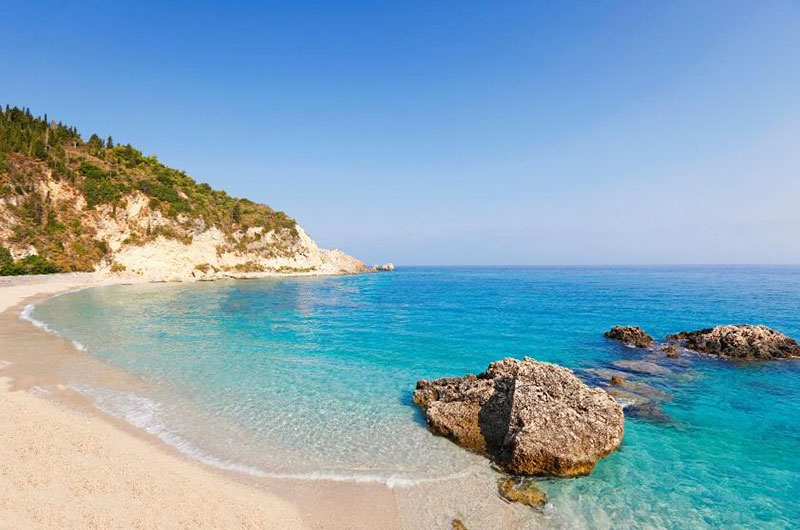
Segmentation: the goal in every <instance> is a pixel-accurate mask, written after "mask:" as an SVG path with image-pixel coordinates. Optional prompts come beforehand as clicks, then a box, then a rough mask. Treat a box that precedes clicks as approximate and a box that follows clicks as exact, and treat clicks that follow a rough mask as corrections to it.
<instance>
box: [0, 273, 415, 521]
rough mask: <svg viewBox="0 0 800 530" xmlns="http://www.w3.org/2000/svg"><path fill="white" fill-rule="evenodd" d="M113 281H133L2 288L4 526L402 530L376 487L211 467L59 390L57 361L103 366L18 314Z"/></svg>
mask: <svg viewBox="0 0 800 530" xmlns="http://www.w3.org/2000/svg"><path fill="white" fill-rule="evenodd" d="M114 283H131V282H130V281H129V280H128V279H124V278H119V279H117V278H114V277H108V276H99V275H95V274H91V273H88V274H87V273H84V274H82V273H74V274H58V275H47V276H27V277H26V276H18V277H10V278H9V277H6V278H3V279H2V280H0V321H2V322H3V326H2V330H3V331H2V334H0V339H1V340H0V425H3V429H2V430H3V431H4V432H3V440H4V444H5V445H6V447H7V450H5V451H3V452H2V453H0V470H2V472H0V527H9V528H41V529H48V528H91V527H97V528H121V527H124V528H281V529H298V530H299V529H308V528H333V529H337V528H343V529H344V528H354V529H355V528H377V527H381V528H390V529H391V528H400V526H399V522H398V517H397V509H396V503H395V502H394V498H393V497H394V496H393V494H392V491H391V489H390V488H388V487H386V486H384V485H381V484H359V483H344V482H342V483H337V482H332V481H331V482H329V481H324V480H315V481H308V480H300V479H298V480H292V479H273V480H263V479H260V478H259V479H258V480H256V479H255V478H254V477H247V476H246V475H244V474H243V473H237V472H230V471H226V470H222V469H217V468H214V467H212V466H208V465H205V464H203V463H200V462H197V461H195V460H193V459H191V458H190V457H188V456H186V455H183V454H181V453H180V452H179V451H178V450H177V449H176V448H174V447H172V446H170V445H168V444H167V443H165V442H162V441H161V440H159V439H158V438H157V437H156V436H154V435H151V434H148V433H146V432H144V431H143V430H140V429H137V428H135V427H133V426H132V425H129V424H127V423H126V422H124V421H123V420H121V419H118V418H115V417H114V416H111V415H110V414H106V413H104V412H102V411H100V410H99V409H97V408H96V407H94V406H93V405H92V403H91V401H90V400H88V399H87V398H85V397H83V396H81V395H80V394H78V393H77V392H75V391H74V390H71V389H69V388H67V387H65V386H64V385H61V384H60V383H59V381H58V373H57V372H58V369H59V368H58V362H55V363H54V362H53V360H54V359H55V358H56V356H61V357H65V356H73V357H76V356H77V357H83V358H84V360H85V361H86V362H89V361H90V362H95V363H103V362H104V361H102V360H99V359H97V358H95V357H94V356H92V355H90V354H87V353H85V352H82V351H79V350H78V349H77V348H76V347H75V345H74V344H73V343H72V342H71V341H70V340H69V339H67V338H65V337H61V336H59V335H57V334H52V333H48V332H46V331H45V330H43V329H40V328H38V327H36V326H35V325H34V324H33V323H31V322H28V321H26V320H23V319H22V318H20V313H21V312H22V310H23V309H24V308H25V307H26V306H27V305H28V304H31V303H37V302H40V301H42V300H45V299H47V298H49V297H51V296H56V295H59V294H63V293H66V292H70V291H73V290H76V289H82V288H86V287H95V286H102V285H111V284H114ZM87 358H91V360H89V359H87ZM117 371H118V372H119V373H120V374H121V373H122V372H121V371H120V370H117ZM308 499H313V502H307V501H308ZM304 501H305V502H304Z"/></svg>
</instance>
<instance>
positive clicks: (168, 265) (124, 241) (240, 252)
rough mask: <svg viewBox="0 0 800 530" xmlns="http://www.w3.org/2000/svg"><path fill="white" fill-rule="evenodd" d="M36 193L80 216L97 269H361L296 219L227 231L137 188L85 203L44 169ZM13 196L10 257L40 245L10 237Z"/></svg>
mask: <svg viewBox="0 0 800 530" xmlns="http://www.w3.org/2000/svg"><path fill="white" fill-rule="evenodd" d="M37 192H38V194H39V195H40V196H41V197H42V199H43V200H44V199H46V200H47V201H49V204H51V205H52V206H53V208H55V209H58V210H59V211H64V212H67V213H68V214H69V217H70V218H71V219H76V220H79V223H80V229H81V232H82V233H83V234H85V235H86V236H87V237H90V238H91V239H92V240H96V241H102V242H104V243H105V245H106V247H107V252H106V255H105V256H104V257H103V258H102V259H99V261H98V262H97V263H96V265H95V270H96V272H101V273H106V274H120V275H125V276H128V277H131V278H132V279H134V278H135V279H139V280H150V281H192V280H207V279H215V278H224V277H255V276H264V275H276V274H354V273H360V272H366V271H367V268H366V267H365V266H364V264H363V263H362V262H361V261H359V260H357V259H355V258H353V257H351V256H348V255H347V254H345V253H344V252H341V251H339V250H325V249H321V248H319V247H318V246H317V244H316V243H315V242H314V240H313V239H311V237H310V236H309V235H308V234H307V233H306V232H305V230H303V229H302V228H301V227H300V226H295V230H294V231H293V230H290V229H286V228H284V229H280V230H278V231H275V230H273V231H266V230H265V228H263V227H260V226H259V227H250V228H248V229H246V230H239V231H237V232H233V233H230V232H229V233H227V234H226V233H224V232H223V231H222V230H220V229H219V228H218V227H216V226H206V223H205V222H204V221H203V219H202V218H199V217H198V218H189V217H186V216H185V215H179V216H178V217H177V218H168V217H165V216H164V215H163V214H162V212H161V211H160V210H158V209H153V208H151V206H150V204H151V202H150V199H149V198H148V197H147V196H146V195H144V194H143V193H141V192H139V191H132V192H129V193H128V194H127V195H126V196H125V197H124V200H123V201H122V202H121V204H120V205H118V206H116V207H112V206H110V205H99V206H97V207H95V208H93V209H89V208H88V207H87V204H86V200H85V198H84V197H83V195H82V194H81V193H80V192H79V191H78V190H76V189H75V188H74V186H72V185H71V184H70V183H67V182H64V181H54V180H51V179H50V178H49V175H43V176H42V179H41V180H40V181H38V189H37ZM19 202H20V200H19V199H18V198H17V197H15V196H10V197H4V198H3V197H0V245H2V246H5V247H7V248H9V250H10V251H11V253H12V255H13V256H14V257H15V258H20V257H24V256H27V255H31V254H37V253H38V250H39V249H36V248H34V247H33V246H31V245H30V244H29V243H28V242H26V241H17V240H15V238H14V230H13V227H14V226H15V225H16V223H17V219H16V216H17V215H18V213H17V212H18V211H19V208H18V206H19V204H18V203H19Z"/></svg>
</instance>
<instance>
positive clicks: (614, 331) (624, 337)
mask: <svg viewBox="0 0 800 530" xmlns="http://www.w3.org/2000/svg"><path fill="white" fill-rule="evenodd" d="M605 336H606V337H608V338H609V339H614V340H618V341H620V342H622V343H623V344H625V345H627V346H633V347H636V348H649V347H650V346H652V345H653V337H651V336H650V335H648V334H647V333H645V331H644V330H643V329H642V328H640V327H639V326H614V327H613V328H611V329H610V330H609V331H606V332H605Z"/></svg>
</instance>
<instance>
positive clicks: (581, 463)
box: [414, 357, 624, 476]
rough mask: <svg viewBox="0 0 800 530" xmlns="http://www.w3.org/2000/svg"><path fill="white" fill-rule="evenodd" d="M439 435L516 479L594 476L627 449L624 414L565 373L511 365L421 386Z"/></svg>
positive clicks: (422, 402)
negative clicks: (599, 465) (601, 464)
mask: <svg viewBox="0 0 800 530" xmlns="http://www.w3.org/2000/svg"><path fill="white" fill-rule="evenodd" d="M414 402H415V403H417V404H418V405H419V406H420V407H421V408H422V410H423V411H424V412H425V416H426V419H427V421H428V426H429V427H430V429H431V431H433V432H434V433H435V434H438V435H441V436H446V437H448V438H450V439H451V440H453V441H454V442H456V443H457V444H459V445H461V446H462V447H465V448H467V449H470V450H472V451H475V452H477V453H481V454H483V455H486V456H488V457H490V458H492V459H493V460H494V461H495V462H496V463H497V464H498V465H499V466H500V467H501V468H503V469H505V470H506V471H508V472H509V473H513V474H515V475H555V476H576V475H585V474H588V473H590V472H591V471H592V469H594V466H595V463H596V462H597V460H599V459H600V458H603V457H604V456H607V455H608V454H609V453H611V452H612V451H614V450H615V449H616V448H618V447H619V445H620V443H621V442H622V435H623V427H624V425H623V423H624V416H623V414H622V407H621V406H620V405H619V403H617V401H616V400H615V399H614V398H612V397H611V396H610V395H608V393H606V392H605V391H604V390H602V389H600V388H589V387H588V386H586V385H585V384H584V383H583V382H581V380H580V379H578V378H577V377H575V375H574V374H573V373H572V371H571V370H568V369H566V368H563V367H561V366H558V365H555V364H550V363H543V362H538V361H536V360H534V359H531V358H527V357H526V358H525V360H524V361H520V360H517V359H512V358H510V357H509V358H506V359H503V360H501V361H496V362H493V363H492V364H490V365H489V368H488V369H487V370H486V372H484V373H482V374H480V375H478V376H475V375H468V376H466V377H452V378H444V379H438V380H436V381H419V382H418V383H417V389H416V391H415V392H414Z"/></svg>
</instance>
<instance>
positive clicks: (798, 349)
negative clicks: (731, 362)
mask: <svg viewBox="0 0 800 530" xmlns="http://www.w3.org/2000/svg"><path fill="white" fill-rule="evenodd" d="M667 340H668V341H679V342H681V343H682V344H683V346H684V347H685V348H688V349H690V350H694V351H698V352H701V353H708V354H711V355H718V356H720V357H733V358H737V359H781V358H787V357H800V344H797V342H796V341H795V340H794V339H792V338H791V337H787V336H786V335H784V334H783V333H781V332H779V331H775V330H774V329H770V328H768V327H767V326H763V325H758V326H753V325H749V324H734V325H726V326H717V327H715V328H709V329H701V330H699V331H684V332H682V333H678V334H676V335H670V336H669V337H667Z"/></svg>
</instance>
